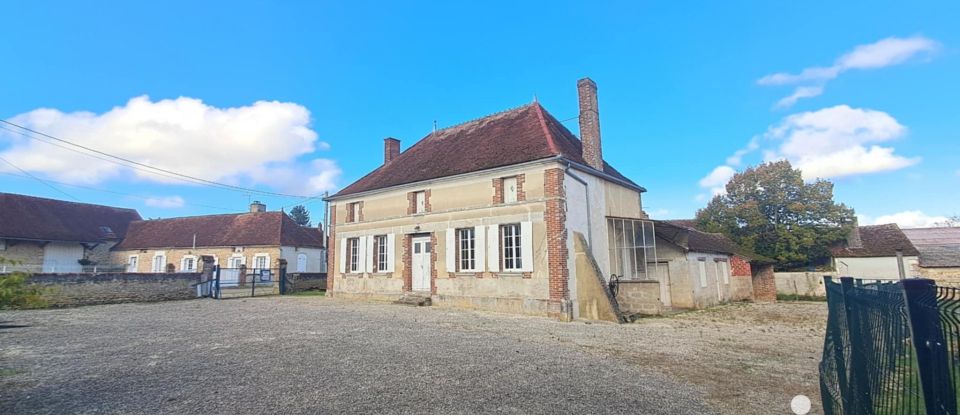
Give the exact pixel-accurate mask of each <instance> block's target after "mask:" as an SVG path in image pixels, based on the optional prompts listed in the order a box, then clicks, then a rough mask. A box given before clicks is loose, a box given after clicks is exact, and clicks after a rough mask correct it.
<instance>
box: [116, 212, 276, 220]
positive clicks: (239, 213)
mask: <svg viewBox="0 0 960 415" xmlns="http://www.w3.org/2000/svg"><path fill="white" fill-rule="evenodd" d="M261 213H269V214H277V213H280V211H269V212H237V213H212V214H209V215H192V216H174V217H172V218H159V219H142V220H136V221H134V222H157V221H161V220H178V219H195V218H207V217H212V216H240V215H252V214H261Z"/></svg>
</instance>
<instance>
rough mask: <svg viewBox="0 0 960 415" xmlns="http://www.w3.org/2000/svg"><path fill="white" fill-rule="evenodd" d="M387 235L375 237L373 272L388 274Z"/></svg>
mask: <svg viewBox="0 0 960 415" xmlns="http://www.w3.org/2000/svg"><path fill="white" fill-rule="evenodd" d="M388 259H389V258H388V257H387V235H376V236H374V237H373V267H374V269H373V272H386V270H387V261H388Z"/></svg>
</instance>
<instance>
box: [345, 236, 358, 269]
mask: <svg viewBox="0 0 960 415" xmlns="http://www.w3.org/2000/svg"><path fill="white" fill-rule="evenodd" d="M347 256H348V258H347V272H357V270H359V269H360V267H359V265H360V238H350V239H347Z"/></svg>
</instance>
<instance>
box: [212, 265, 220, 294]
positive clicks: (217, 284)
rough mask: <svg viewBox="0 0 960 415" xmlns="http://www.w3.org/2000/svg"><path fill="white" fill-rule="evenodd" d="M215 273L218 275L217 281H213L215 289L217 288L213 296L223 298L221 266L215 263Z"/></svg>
mask: <svg viewBox="0 0 960 415" xmlns="http://www.w3.org/2000/svg"><path fill="white" fill-rule="evenodd" d="M213 273H214V274H215V275H216V281H214V283H213V285H214V289H215V291H214V297H213V298H216V299H218V300H219V299H220V298H221V295H220V294H221V293H220V266H219V265H214V266H213Z"/></svg>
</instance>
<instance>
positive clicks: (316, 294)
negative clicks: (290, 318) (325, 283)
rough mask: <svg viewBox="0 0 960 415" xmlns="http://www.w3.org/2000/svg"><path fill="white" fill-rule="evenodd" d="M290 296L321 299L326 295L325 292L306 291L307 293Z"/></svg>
mask: <svg viewBox="0 0 960 415" xmlns="http://www.w3.org/2000/svg"><path fill="white" fill-rule="evenodd" d="M290 295H292V296H295V297H323V296H325V295H327V292H326V291H325V290H307V291H297V292H295V293H293V294H290Z"/></svg>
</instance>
